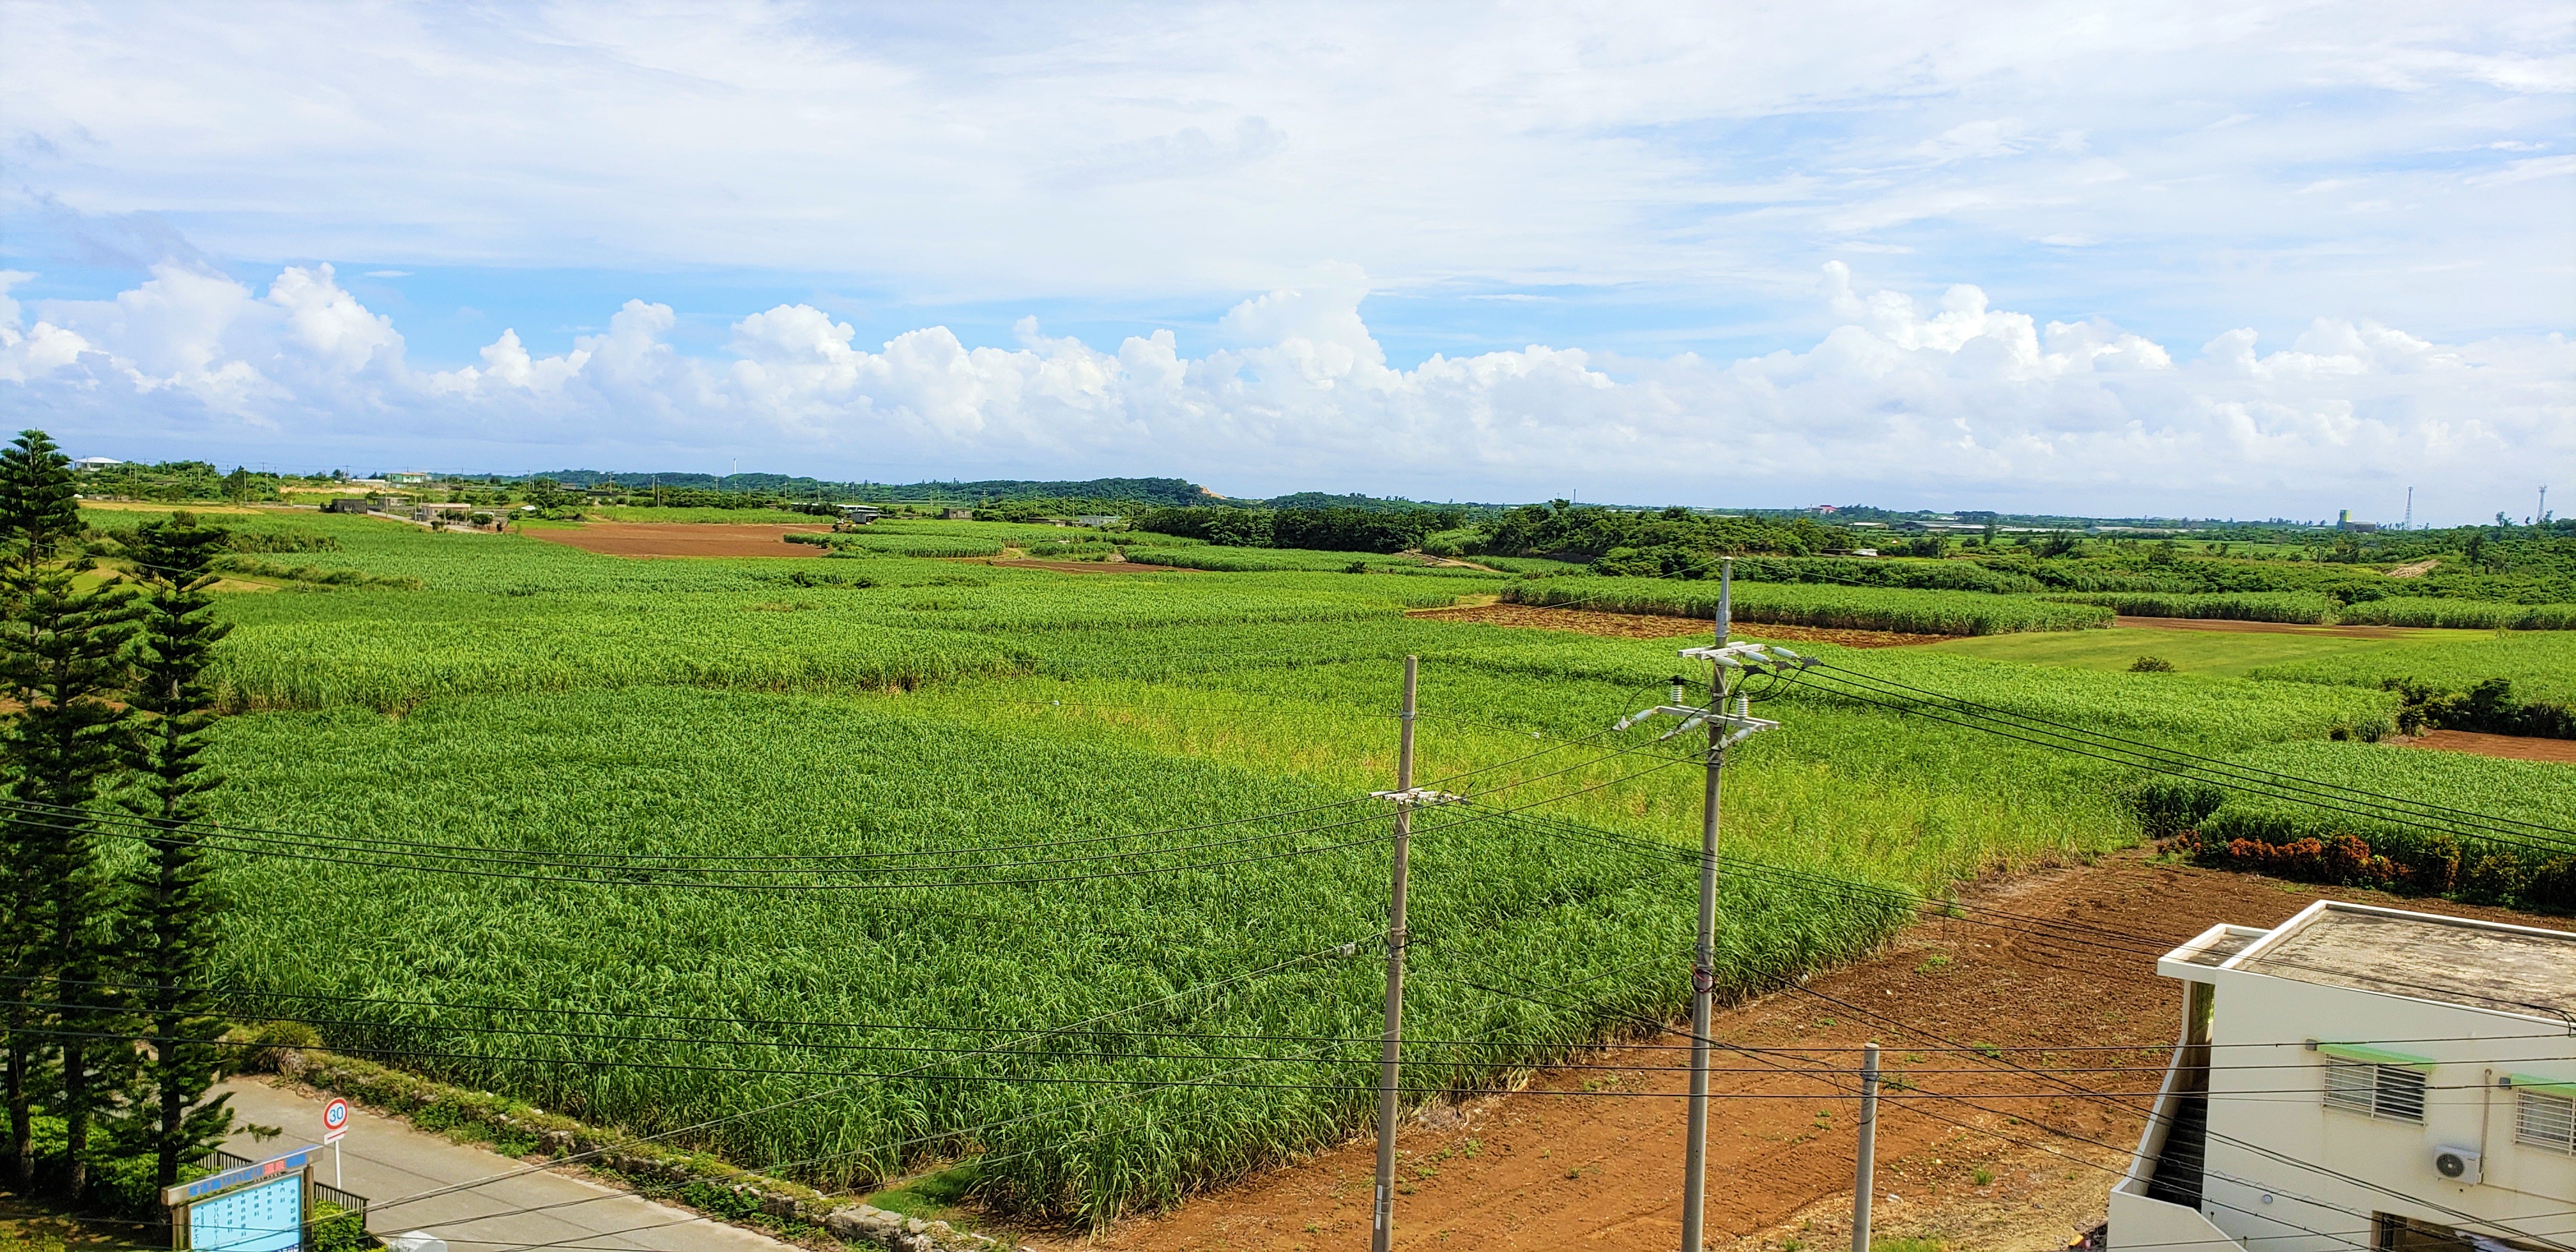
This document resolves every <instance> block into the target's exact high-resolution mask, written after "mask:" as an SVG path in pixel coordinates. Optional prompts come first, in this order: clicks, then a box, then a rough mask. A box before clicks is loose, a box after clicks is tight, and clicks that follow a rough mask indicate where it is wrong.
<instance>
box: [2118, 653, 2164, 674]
mask: <svg viewBox="0 0 2576 1252" xmlns="http://www.w3.org/2000/svg"><path fill="white" fill-rule="evenodd" d="M2129 672H2130V673H2132V674H2170V673H2173V672H2174V663H2173V662H2171V661H2168V660H2166V659H2164V658H2163V657H2160V656H2142V657H2139V658H2138V659H2137V660H2135V661H2132V662H2130V664H2129Z"/></svg>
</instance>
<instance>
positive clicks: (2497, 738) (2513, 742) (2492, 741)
mask: <svg viewBox="0 0 2576 1252" xmlns="http://www.w3.org/2000/svg"><path fill="white" fill-rule="evenodd" d="M2397 742H2399V743H2402V744H2405V745H2406V746H2408V747H2410V748H2436V749H2439V750H2441V751H2444V752H2468V753H2472V754H2475V755H2477V756H2500V757H2503V758H2504V759H2506V760H2508V761H2556V762H2558V763H2559V764H2561V765H2576V739H2534V738H2531V737H2529V736H2526V735H2482V734H2479V733H2477V732H2476V731H2473V730H2428V731H2425V732H2424V733H2423V734H2420V735H2417V736H2415V737H2414V738H2412V739H2400V740H2398V741H2397Z"/></svg>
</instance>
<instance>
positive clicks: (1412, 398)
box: [0, 262, 2576, 516]
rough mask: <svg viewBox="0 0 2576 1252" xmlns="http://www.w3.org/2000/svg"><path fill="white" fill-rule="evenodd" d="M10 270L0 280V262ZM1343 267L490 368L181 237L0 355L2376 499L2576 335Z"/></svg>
mask: <svg viewBox="0 0 2576 1252" xmlns="http://www.w3.org/2000/svg"><path fill="white" fill-rule="evenodd" d="M24 277H25V275H23V274H21V273H17V272H9V273H6V274H0V292H5V289H6V284H10V283H14V282H15V281H18V280H21V279H23V278H24ZM1340 279H1341V281H1338V282H1331V283H1325V284H1319V285H1310V286H1306V287H1301V288H1295V289H1282V290H1278V291H1273V292H1270V293H1268V294H1266V295H1262V296H1259V297H1256V298H1253V299H1249V300H1245V301H1243V302H1242V303H1240V304H1237V305H1236V306H1234V308H1233V309H1232V310H1231V311H1229V312H1228V313H1227V314H1226V315H1225V316H1224V317H1223V319H1221V320H1220V322H1219V323H1218V330H1219V332H1220V333H1221V334H1222V335H1223V336H1224V337H1225V338H1226V339H1228V340H1230V341H1231V342H1232V343H1233V345H1234V346H1230V347H1225V348H1219V349H1215V350H1213V351H1210V352H1208V353H1206V354H1205V355H1203V356H1196V357H1191V356H1184V355H1182V354H1181V352H1180V351H1179V349H1178V346H1177V341H1176V338H1175V336H1174V335H1173V334H1172V332H1170V331H1169V330H1159V331H1156V332H1154V333H1153V334H1151V335H1148V336H1133V337H1130V338H1128V339H1127V340H1126V341H1125V342H1123V343H1121V344H1119V345H1118V346H1117V348H1116V349H1115V350H1114V351H1104V350H1102V349H1098V348H1094V347H1092V346H1090V345H1087V344H1085V343H1083V342H1081V341H1080V340H1078V339H1073V338H1049V337H1047V336H1046V335H1044V334H1043V333H1042V332H1041V330H1040V328H1039V326H1038V324H1037V322H1036V319H1034V318H1029V319H1023V320H1022V321H1021V322H1020V324H1019V326H1018V337H1019V342H1018V344H1017V345H1016V346H1014V347H1010V348H998V347H969V346H967V345H966V344H964V343H962V342H960V341H959V339H958V337H957V336H956V335H954V334H952V333H951V332H950V331H949V330H948V329H947V328H945V327H939V326H932V327H927V328H924V329H919V330H914V331H909V332H907V333H904V334H902V335H898V336H896V337H895V338H894V339H892V340H891V341H888V342H886V343H884V344H883V345H881V346H880V347H879V348H878V349H877V350H875V351H870V350H867V349H866V348H865V347H862V346H859V345H856V344H854V342H853V340H854V338H855V332H854V331H853V329H852V328H851V326H849V325H848V324H847V323H845V322H837V321H835V320H834V319H833V318H832V317H830V316H829V315H828V314H826V313H824V312H823V311H821V310H819V309H816V308H814V307H812V306H811V305H804V304H792V305H789V304H782V305H779V306H777V307H775V308H772V309H769V310H767V311H765V312H760V313H754V314H751V315H749V316H747V317H744V318H742V319H740V320H739V321H737V322H735V323H734V324H733V325H732V327H731V336H730V340H729V342H728V343H727V345H726V347H725V350H724V353H723V355H722V356H721V357H715V358H707V357H699V356H691V355H684V354H681V353H679V352H677V351H675V350H674V348H673V346H672V344H671V343H670V342H669V335H670V332H671V330H672V328H673V326H674V324H675V320H676V319H675V315H674V313H673V311H672V310H671V308H670V307H669V306H667V305H661V304H648V303H645V302H644V301H641V300H630V301H628V302H627V303H626V305H625V306H624V307H623V308H621V309H619V310H618V311H617V312H616V313H615V314H614V315H612V316H611V317H610V318H609V319H608V325H607V328H606V329H605V330H604V331H603V332H601V333H598V334H594V335H584V336H581V337H579V338H578V339H577V340H576V341H575V346H574V347H572V348H571V349H570V350H569V351H567V352H564V353H561V354H556V355H548V356H539V355H534V354H532V353H530V352H529V350H528V349H527V347H526V346H525V345H524V344H523V343H522V342H521V341H520V338H519V336H518V334H517V333H516V332H515V331H510V330H505V331H503V332H502V334H501V335H500V337H499V338H497V339H496V340H494V341H493V342H492V343H491V344H489V345H487V346H486V347H484V348H483V349H482V351H481V353H480V360H479V362H478V363H476V364H472V365H466V366H461V367H458V368H454V369H443V370H442V369H416V368H414V367H413V366H412V365H411V364H410V363H409V362H408V360H407V359H406V355H405V348H404V342H403V337H402V334H401V332H399V331H398V330H397V329H395V327H394V325H393V323H392V321H391V319H389V318H387V317H385V316H383V315H381V314H377V313H374V312H372V311H370V310H369V309H368V308H366V307H365V306H364V305H363V304H361V303H360V302H359V301H358V300H357V299H355V298H354V297H352V296H351V295H350V294H349V292H348V291H347V290H345V289H344V288H342V287H341V286H340V284H339V282H338V279H337V276H336V274H335V273H334V272H333V269H332V267H331V266H329V265H319V266H314V267H311V268H306V267H302V266H290V267H287V268H286V269H285V270H284V271H282V272H281V273H279V274H278V275H277V277H276V278H275V279H274V281H272V282H270V283H269V284H268V289H267V291H266V292H265V293H261V292H257V291H254V290H253V289H252V288H250V287H248V286H245V285H243V284H241V283H239V282H236V281H234V280H232V279H230V278H227V277H224V276H222V275H219V274H210V273H207V272H204V271H202V270H197V269H191V268H188V267H185V266H179V265H167V266H163V267H161V268H160V269H158V270H157V271H156V272H155V273H154V275H153V277H152V278H150V279H149V280H147V281H145V282H143V283H142V284H140V285H139V286H137V287H135V288H133V289H132V290H129V291H125V292H122V293H120V294H119V295H118V296H117V297H116V298H115V299H113V300H106V301H47V302H44V303H42V304H41V305H39V306H38V308H37V310H36V311H35V313H34V314H33V320H32V321H30V320H28V319H29V317H30V314H29V313H28V311H27V310H26V309H24V308H22V307H21V306H20V304H19V302H17V301H15V300H11V299H8V298H7V297H6V296H5V294H0V383H6V384H9V385H11V386H12V387H14V388H16V389H17V390H18V396H17V399H18V400H19V404H18V406H17V407H18V408H19V409H20V410H21V412H22V413H25V414H27V415H29V417H30V419H31V420H37V421H48V420H50V421H56V422H59V423H61V424H63V425H67V426H69V427H71V428H73V429H75V430H78V431H80V432H81V435H82V437H84V438H86V439H88V440H89V441H91V442H98V441H100V440H112V441H116V442H119V443H121V444H122V443H131V444H134V445H138V446H139V445H144V444H150V443H154V442H162V441H172V440H176V441H182V442H184V441H187V440H190V439H199V438H203V437H204V436H205V435H206V434H207V433H208V432H216V433H220V434H222V435H223V436H225V437H226V438H227V439H228V440H229V441H231V442H232V443H234V444H235V445H236V446H259V447H263V448H267V449H272V450H274V451H275V452H276V453H277V454H278V455H280V456H285V457H289V458H291V457H292V456H293V455H295V452H296V451H297V450H301V449H329V448H340V449H364V448H368V447H370V446H384V445H385V443H386V442H387V440H388V439H398V440H403V441H408V442H409V443H410V446H413V447H431V448H440V447H443V448H446V449H449V450H448V451H444V452H439V453H434V454H433V455H437V456H439V457H440V458H441V465H442V467H445V468H464V467H466V466H467V465H468V464H470V463H471V462H472V461H473V460H474V459H476V458H477V457H480V458H483V459H493V458H505V459H509V458H514V459H516V460H517V461H520V462H527V461H529V460H530V459H531V458H535V459H537V460H543V459H545V458H546V457H549V456H554V457H556V458H557V459H561V458H563V457H573V458H576V459H578V458H580V457H583V456H589V457H593V458H597V457H601V456H609V457H615V456H619V455H624V456H627V457H629V458H630V459H631V458H633V457H636V456H644V457H647V458H648V459H649V457H650V456H651V455H652V454H651V453H649V452H643V451H639V450H641V449H654V448H661V449H705V448H711V447H752V448H759V447H788V448H797V447H802V448H831V449H837V450H843V452H842V454H843V455H845V456H851V457H852V458H853V459H854V460H856V461H858V462H860V463H862V464H864V463H869V462H874V463H877V464H887V463H892V464H932V463H941V464H948V465H958V466H971V465H984V466H992V467H996V471H995V474H994V476H1005V474H1006V472H1007V473H1008V474H1010V475H1012V476H1016V474H1018V473H1043V474H1044V476H1049V477H1058V476H1060V477H1069V478H1081V477H1090V476H1093V475H1116V474H1133V473H1139V472H1148V471H1150V470H1152V469H1154V468H1158V467H1160V466H1164V465H1172V464H1180V465H1187V466H1191V467H1195V469H1196V476H1199V477H1202V478H1205V479H1209V480H1212V481H1217V482H1220V483H1225V484H1234V483H1250V484H1252V485H1254V486H1256V487H1259V488H1261V489H1263V492H1264V493H1265V494H1266V493H1267V492H1268V491H1271V490H1285V489H1288V486H1289V484H1291V483H1314V482H1318V481H1330V480H1331V479H1333V478H1334V477H1335V476H1337V475H1347V474H1348V473H1349V470H1350V466H1351V465H1352V464H1353V461H1354V459H1355V458H1362V459H1365V460H1367V461H1368V462H1371V463H1373V464H1375V465H1377V466H1379V467H1381V469H1383V468H1384V467H1404V469H1402V470H1399V471H1398V472H1397V474H1396V475H1395V476H1396V477H1397V478H1399V479H1407V480H1409V481H1413V482H1417V483H1419V484H1421V485H1422V487H1423V488H1425V489H1430V490H1436V489H1437V488H1438V487H1439V486H1440V485H1442V484H1450V485H1452V486H1453V487H1454V484H1456V483H1459V482H1472V483H1484V484H1501V485H1504V486H1506V487H1511V486H1518V487H1521V488H1522V489H1523V490H1522V491H1521V493H1520V494H1522V495H1523V496H1524V497H1526V496H1531V495H1540V496H1543V495H1547V494H1554V493H1556V492H1557V490H1558V488H1559V487H1561V486H1562V485H1563V484H1568V483H1573V484H1582V483H1595V484H1601V483H1607V484H1610V485H1611V486H1610V489H1611V490H1613V491H1622V490H1624V491H1625V492H1626V493H1627V494H1628V495H1629V496H1631V497H1632V498H1637V499H1647V500H1656V499H1684V500H1697V501H1706V500H1712V499H1736V500H1740V499H1741V498H1742V497H1743V496H1745V495H1747V494H1757V493H1764V492H1769V491H1773V490H1776V489H1777V488H1778V487H1779V486H1780V485H1784V484H1794V485H1801V486H1803V485H1808V484H1817V485H1818V486H1817V490H1825V489H1827V487H1828V486H1838V487H1839V488H1840V489H1842V490H1844V491H1845V492H1846V494H1847V495H1852V494H1857V495H1869V496H1871V497H1872V498H1876V499H1888V498H1891V495H1892V494H1893V495H1895V496H1903V497H1908V498H1941V497H1947V498H1951V499H1954V500H1955V499H1969V498H1977V499H1997V498H2029V499H2038V498H2049V499H2057V500H2074V501H2078V502H2083V501H2088V500H2098V501H2102V502H2104V503H2105V505H2106V510H2105V511H2119V507H2120V506H2123V505H2125V504H2127V503H2128V502H2130V501H2137V500H2150V499H2162V500H2168V501H2193V500H2202V501H2218V500H2225V499H2231V498H2234V499H2242V498H2248V497H2266V498H2290V499H2309V498H2328V497H2335V496H2343V497H2349V496H2352V495H2354V494H2365V495H2370V496H2372V497H2373V498H2376V497H2377V496H2378V495H2382V494H2385V492H2386V489H2387V487H2388V485H2389V484H2391V483H2396V484H2397V485H2398V487H2399V490H2400V491H2402V490H2403V488H2404V486H2407V485H2414V486H2418V487H2422V488H2425V489H2426V490H2427V492H2428V493H2430V494H2432V495H2438V494H2441V493H2444V492H2454V491H2456V492H2461V493H2468V492H2474V491H2477V490H2480V489H2484V488H2487V487H2488V486H2490V485H2491V484H2492V483H2493V482H2494V481H2495V479H2496V478H2497V477H2498V471H2499V469H2500V468H2503V467H2512V468H2518V469H2530V468H2535V467H2539V466H2545V465H2547V464H2549V463H2551V462H2553V461H2555V462H2557V463H2560V464H2565V463H2568V462H2569V461H2570V460H2571V459H2576V344H2571V343H2570V342H2569V341H2568V340H2567V338H2566V337H2565V336H2563V335H2557V334H2552V335H2548V336H2543V337H2527V338H2519V339H2496V340H2488V341H2483V342H2478V343H2470V344H2438V343H2433V342H2430V341H2427V340H2425V339H2422V338H2418V337H2416V336H2414V335H2410V334H2408V333H2406V332H2405V331H2403V330H2402V329H2397V328H2392V327H2387V326H2382V325H2379V324H2377V323H2374V322H2352V321H2342V320H2332V319H2320V320H2318V321H2317V322H2316V323H2315V324H2314V325H2313V326H2311V327H2310V328H2309V329H2308V330H2307V332H2306V333H2304V334H2302V335H2301V336H2300V337H2299V339H2298V342H2297V343H2295V344H2294V345H2292V346H2289V347H2286V348H2282V349H2279V350H2275V351H2271V352H2263V351H2261V350H2259V347H2258V344H2257V340H2256V336H2255V334H2254V333H2253V332H2252V331H2248V330H2237V331H2231V332H2229V333H2226V334H2223V335H2220V336H2218V337H2217V338H2216V339H2214V340H2212V341H2210V342H2209V343H2207V344H2205V345H2202V346H2200V348H2199V349H2198V350H2197V351H2196V352H2194V353H2191V354H2189V355H2188V356H2187V357H2183V356H2178V354H2177V353H2175V352H2174V351H2173V350H2171V349H2170V348H2168V347H2166V346H2165V345H2162V344H2159V343H2156V342H2154V341H2152V340H2149V339H2147V338H2145V337H2142V336H2140V335H2137V334H2133V333H2130V332H2128V331H2124V330H2122V329H2120V328H2119V327H2118V326H2116V325H2113V324H2111V323H2109V322H2107V321H2102V320H2098V319H2097V320H2091V321H2085V322H2077V323H2064V322H2049V323H2046V324H2042V323H2040V322H2038V321H2036V320H2034V319H2033V318H2031V317H2030V316H2028V315H2026V314H2021V313H2015V312H2010V311H2006V310H2000V309H1996V308H1993V307H1991V305H1990V303H1989V301H1988V299H1987V297H1986V294H1985V293H1984V292H1982V291H1980V290H1978V289H1977V288H1975V287H1973V286H1964V285H1962V286H1954V287H1952V288H1950V289H1949V290H1948V291H1947V292H1945V293H1943V294H1942V295H1941V296H1940V297H1939V299H1938V300H1937V301H1935V302H1932V303H1931V304H1930V305H1929V307H1927V306H1926V304H1925V303H1924V302H1922V301H1919V300H1917V299H1915V298H1914V297H1912V296H1909V295H1907V294H1905V293H1902V292H1897V291H1890V290H1880V291H1877V292H1874V293H1871V294H1869V295H1866V296H1864V295H1862V294H1860V293H1859V292H1857V291H1856V290H1855V289H1854V288H1853V286H1852V284H1851V274H1850V271H1849V269H1848V268H1847V267H1845V266H1844V265H1843V264H1841V263H1839V262H1835V263H1831V264H1828V265H1827V266H1826V267H1825V268H1824V272H1823V275H1822V281H1821V284H1820V290H1819V292H1818V297H1819V299H1820V302H1821V303H1822V304H1823V305H1824V306H1825V307H1827V308H1828V309H1830V310H1831V312H1832V313H1833V314H1834V316H1835V317H1836V318H1837V319H1838V320H1839V322H1840V324H1839V325H1837V326H1835V327H1834V329H1833V330H1831V331H1830V332H1829V333H1827V334H1826V335H1824V337H1823V338H1822V340H1821V341H1819V342H1817V343H1815V344H1814V345H1813V346H1811V347H1808V348H1807V349H1805V350H1803V351H1788V350H1782V351H1777V352H1773V353H1769V354H1766V355H1762V356H1754V357H1746V358H1743V359H1738V360H1733V361H1717V360H1707V359H1702V358H1700V357H1698V356H1696V355H1691V354H1682V355H1677V356H1669V357H1662V358H1630V357H1622V356H1618V355H1615V354H1607V353H1592V352H1586V351H1584V350H1581V349H1577V348H1551V347H1545V346H1537V345H1533V346H1530V347H1527V348H1524V349H1521V350H1519V351H1512V352H1488V353H1482V354H1478V355H1473V356H1465V357H1457V358H1451V357H1446V356H1438V355H1435V356H1433V357H1431V358H1430V359H1429V360H1426V361H1424V362H1422V363H1421V364H1420V365H1417V366H1415V367H1413V368H1411V369H1403V368H1397V367H1394V366H1391V365H1389V364H1388V362H1387V358H1386V354H1385V352H1384V351H1383V350H1382V349H1381V348H1380V346H1379V344H1378V342H1377V340H1376V339H1375V338H1374V337H1373V336H1372V335H1371V333H1370V330H1369V328H1368V326H1367V325H1366V324H1365V323H1364V322H1363V320H1362V318H1361V316H1360V304H1361V301H1362V298H1363V297H1364V296H1365V295H1366V294H1367V281H1366V278H1365V276H1364V275H1361V274H1359V273H1358V272H1356V271H1349V272H1346V273H1344V274H1342V275H1341V276H1340ZM424 437H434V438H435V439H436V440H437V442H424V441H423V440H424ZM1005 467H1006V468H1005ZM1408 472H1409V478H1408ZM881 476H882V475H881ZM1578 489H1579V488H1578ZM1600 490H1601V489H1600V488H1596V489H1595V498H1599V492H1600ZM2427 502H2428V504H2429V503H2430V499H2429V497H2428V501H2427ZM2428 515H2429V510H2428ZM2471 515H2472V516H2474V515H2475V514H2471Z"/></svg>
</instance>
